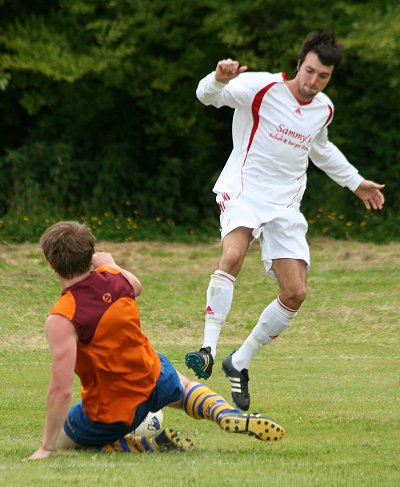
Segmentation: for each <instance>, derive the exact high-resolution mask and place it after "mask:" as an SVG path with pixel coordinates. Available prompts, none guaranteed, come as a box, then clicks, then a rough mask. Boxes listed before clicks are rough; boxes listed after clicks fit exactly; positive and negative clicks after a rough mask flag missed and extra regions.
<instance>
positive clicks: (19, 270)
mask: <svg viewBox="0 0 400 487" xmlns="http://www.w3.org/2000/svg"><path fill="white" fill-rule="evenodd" d="M98 250H108V251H111V252H112V253H113V255H114V256H115V258H116V260H117V262H119V263H120V264H121V265H122V266H125V267H127V268H128V269H130V270H131V271H132V272H134V273H136V274H137V275H138V277H139V278H140V279H141V280H142V283H143V285H144V292H143V295H142V296H141V297H140V298H138V303H139V308H140V310H141V316H142V326H143V328H144V330H145V331H146V333H147V335H148V336H149V337H150V339H151V340H152V342H153V344H154V346H155V347H156V348H157V349H158V350H159V351H161V352H164V353H166V354H167V355H168V356H169V357H170V358H171V359H172V361H173V363H174V365H175V366H176V367H177V369H178V370H180V371H181V372H183V373H186V368H185V366H184V360H183V359H184V355H185V353H186V352H187V351H188V350H191V349H194V348H197V347H198V346H199V345H200V344H201V339H202V330H203V310H204V304H205V302H204V300H205V291H206V287H207V284H208V279H209V275H210V273H212V271H213V270H214V269H215V265H216V262H217V260H218V256H219V252H220V245H219V242H215V243H212V244H198V245H185V244H167V243H149V242H132V243H120V244H117V243H109V244H107V243H105V242H99V243H98ZM311 253H312V267H311V270H310V273H309V275H308V288H309V292H308V298H307V301H306V302H305V303H304V305H303V308H302V310H301V312H300V313H299V315H298V317H297V318H296V320H295V321H294V322H293V325H292V326H291V327H290V328H289V329H288V330H287V331H286V332H285V333H284V334H283V335H282V336H281V337H280V338H279V339H278V340H276V341H275V342H274V343H273V344H272V345H270V346H268V347H266V348H265V349H263V350H262V351H261V353H260V354H259V355H258V356H257V357H256V359H255V360H254V362H253V363H252V366H251V369H250V384H249V385H250V391H251V394H252V408H253V409H254V410H256V411H259V412H264V413H266V414H268V415H270V416H271V417H272V418H274V419H275V420H276V421H278V422H279V423H280V424H282V425H283V426H284V427H285V428H286V437H285V439H284V440H283V441H282V442H280V443H274V444H269V443H268V444H265V443H263V442H260V441H257V440H254V439H253V438H250V437H246V436H241V435H230V434H227V433H224V432H222V431H221V430H219V428H218V427H217V426H216V425H215V424H213V423H211V422H207V421H194V420H192V419H190V418H188V417H187V416H186V415H185V414H183V413H182V412H181V411H176V410H172V409H166V410H165V413H164V414H165V420H164V424H165V425H168V426H170V427H172V428H174V429H176V430H178V431H180V432H181V436H183V437H186V436H187V437H189V438H191V439H192V440H193V442H194V445H195V447H194V449H193V450H192V451H190V452H185V453H171V454H163V455H150V454H148V455H127V454H119V455H118V454H116V455H106V454H99V453H96V452H68V453H64V454H57V455H55V456H54V457H52V458H50V459H48V460H44V461H38V462H23V461H22V460H23V459H24V458H26V457H28V456H29V455H30V454H31V453H32V452H33V451H34V450H35V449H36V447H37V446H38V444H39V443H40V441H41V435H42V430H43V420H44V412H45V411H44V408H45V394H46V388H47V381H48V377H49V364H50V356H49V353H48V351H47V345H46V342H45V339H44V337H43V322H44V319H45V317H46V315H47V312H48V310H49V308H50V306H51V305H52V303H53V301H54V300H55V299H56V297H57V296H58V294H59V292H60V290H59V286H58V283H57V281H56V280H55V278H54V277H53V274H52V272H51V271H50V270H49V269H48V267H47V265H46V264H45V262H44V260H43V258H42V256H41V254H40V251H39V249H38V248H37V245H33V244H22V245H2V246H0V293H1V301H0V316H1V318H0V319H1V327H0V344H1V347H0V418H1V421H0V432H1V439H2V447H1V449H0V485H5V486H13V487H18V486H27V485H29V486H31V485H33V486H36V485H37V486H39V485H40V486H41V485H54V486H60V485H77V486H80V485H85V486H94V485H96V486H103V485H104V486H106V485H138V486H143V485H144V486H146V485H153V484H154V485H160V486H162V487H164V486H166V487H169V486H171V487H175V486H193V487H203V486H204V487H205V486H210V487H214V486H215V487H224V486H227V487H228V486H255V487H258V486H279V487H292V486H293V487H303V486H304V487H313V486H315V487H342V486H343V487H352V486H357V487H365V486H371V487H372V486H374V487H375V486H377V487H381V486H383V487H396V486H397V485H400V475H399V458H400V444H399V443H400V431H399V430H400V428H399V423H400V401H399V356H400V353H399V352H400V350H399V348H400V347H399V344H400V340H399V339H400V333H399V327H398V322H399V318H398V317H399V314H400V300H399V294H400V244H398V243H395V244H388V245H384V246H377V245H373V244H361V243H354V242H337V241H333V240H329V239H316V240H312V241H311ZM276 294H277V287H276V284H275V283H274V282H273V281H271V280H270V279H268V278H267V277H266V276H265V273H264V271H263V266H262V264H261V262H260V256H259V251H258V248H257V246H254V248H252V249H251V250H250V252H249V255H248V257H247V259H246V261H245V264H244V267H243V270H242V273H241V274H240V276H239V279H238V282H237V286H236V288H235V299H234V304H233V307H232V310H231V313H230V316H229V320H228V322H227V324H226V325H225V328H224V330H223V333H222V335H221V340H220V346H219V351H218V352H219V353H218V357H217V362H220V360H221V359H222V358H223V357H224V356H225V355H226V354H227V353H229V352H230V351H231V350H232V348H233V347H236V346H238V345H239V344H240V343H241V341H242V340H243V339H244V338H245V337H246V336H247V334H248V333H249V332H250V330H251V328H252V327H253V326H254V324H255V322H256V321H257V318H258V315H259V314H260V312H261V311H262V309H263V308H264V306H265V305H266V304H267V303H268V302H270V301H271V300H272V299H273V298H274V297H275V296H276ZM189 374H190V373H189ZM207 385H209V387H211V388H212V389H214V390H216V391H218V392H220V393H221V394H222V395H224V396H225V397H226V398H229V385H228V382H227V381H226V379H225V378H224V376H223V374H222V372H221V371H220V367H219V364H218V363H217V366H216V367H215V372H214V374H213V376H212V377H211V379H210V380H209V381H208V382H207ZM75 396H76V398H78V397H79V387H78V381H75Z"/></svg>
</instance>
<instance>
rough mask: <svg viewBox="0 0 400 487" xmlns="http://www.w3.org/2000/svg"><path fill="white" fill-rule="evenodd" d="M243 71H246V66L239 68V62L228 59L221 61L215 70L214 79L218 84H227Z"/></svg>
mask: <svg viewBox="0 0 400 487" xmlns="http://www.w3.org/2000/svg"><path fill="white" fill-rule="evenodd" d="M245 71H247V66H240V64H239V61H234V60H233V59H230V58H228V59H222V60H221V61H219V62H218V64H217V67H216V68H215V79H216V80H217V81H219V82H220V83H227V82H228V81H230V80H231V79H233V78H236V77H237V76H239V74H241V73H244V72H245Z"/></svg>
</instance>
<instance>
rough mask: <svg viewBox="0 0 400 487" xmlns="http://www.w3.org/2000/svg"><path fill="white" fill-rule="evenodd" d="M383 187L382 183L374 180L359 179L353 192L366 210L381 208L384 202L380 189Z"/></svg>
mask: <svg viewBox="0 0 400 487" xmlns="http://www.w3.org/2000/svg"><path fill="white" fill-rule="evenodd" d="M384 187H385V185H384V184H378V183H375V182H374V181H368V180H367V179H364V180H363V181H361V183H360V185H359V186H358V188H357V189H356V190H355V191H354V193H355V194H356V195H357V196H358V197H359V198H360V200H361V201H362V202H363V203H364V205H365V208H367V210H371V209H374V210H381V209H382V208H383V204H384V203H385V197H384V196H383V194H382V193H381V191H380V190H381V189H383V188H384Z"/></svg>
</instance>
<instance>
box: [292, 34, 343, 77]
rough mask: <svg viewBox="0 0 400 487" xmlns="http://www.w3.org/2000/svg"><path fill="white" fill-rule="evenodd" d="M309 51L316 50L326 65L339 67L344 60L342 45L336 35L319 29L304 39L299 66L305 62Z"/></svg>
mask: <svg viewBox="0 0 400 487" xmlns="http://www.w3.org/2000/svg"><path fill="white" fill-rule="evenodd" d="M309 52H314V53H315V54H316V55H317V56H318V59H319V60H320V62H321V63H322V64H324V65H325V66H332V65H333V66H334V69H337V68H338V67H339V65H340V63H341V61H342V46H341V44H340V43H339V41H338V40H337V39H336V37H335V36H333V35H332V34H329V33H328V32H323V31H321V30H317V31H314V32H310V33H309V34H308V35H307V37H306V38H305V39H304V41H303V44H302V46H301V50H300V57H299V66H301V65H302V64H303V61H304V59H305V58H306V56H307V54H308V53H309Z"/></svg>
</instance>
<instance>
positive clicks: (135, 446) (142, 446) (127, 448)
mask: <svg viewBox="0 0 400 487" xmlns="http://www.w3.org/2000/svg"><path fill="white" fill-rule="evenodd" d="M154 438H155V437H154V436H151V435H142V436H140V435H134V434H132V433H129V434H127V435H125V436H124V437H123V438H120V439H119V440H117V441H114V442H113V443H110V444H109V445H105V446H103V447H102V448H100V451H102V452H107V453H110V452H117V453H145V452H157V451H160V448H159V446H158V445H157V443H156V442H155V441H154Z"/></svg>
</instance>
